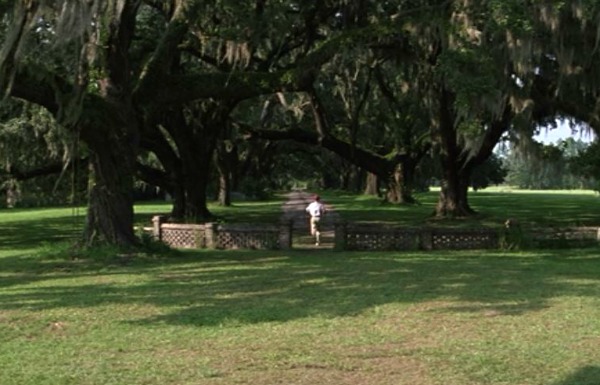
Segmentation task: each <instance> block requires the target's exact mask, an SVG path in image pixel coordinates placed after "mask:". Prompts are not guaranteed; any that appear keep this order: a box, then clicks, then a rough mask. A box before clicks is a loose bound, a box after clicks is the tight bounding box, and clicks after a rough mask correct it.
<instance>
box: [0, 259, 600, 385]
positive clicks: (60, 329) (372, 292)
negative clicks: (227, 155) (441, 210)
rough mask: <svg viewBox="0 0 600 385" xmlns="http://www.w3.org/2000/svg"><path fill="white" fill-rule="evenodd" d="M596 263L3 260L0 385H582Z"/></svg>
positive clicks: (599, 334)
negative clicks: (16, 264) (24, 264)
mask: <svg viewBox="0 0 600 385" xmlns="http://www.w3.org/2000/svg"><path fill="white" fill-rule="evenodd" d="M599 262H600V259H599V258H598V257H597V254H596V253H593V252H590V251H583V250H575V251H571V252H570V254H569V255H561V254H559V253H554V252H550V251H545V252H538V253H527V254H525V253H519V254H505V253H492V252H486V253H484V254H481V253H476V252H466V253H465V252H461V253H458V252H446V253H436V254H435V255H432V254H425V253H410V254H399V253H344V254H340V253H334V252H317V253H310V254H306V253H301V252H289V253H281V252H186V253H181V254H180V255H179V256H177V257H171V258H164V259H141V260H137V261H132V262H131V264H129V265H127V266H118V265H112V266H107V265H103V264H99V263H97V262H93V261H88V262H81V261H58V260H56V259H55V258H50V259H49V260H47V259H46V257H45V256H44V255H43V254H42V255H39V256H38V260H37V261H33V260H31V261H30V263H32V264H34V263H44V264H47V268H46V270H45V271H39V270H38V271H37V272H35V273H28V272H26V271H23V270H22V269H21V268H20V269H17V270H16V271H15V269H13V268H12V267H11V266H12V264H11V260H10V258H8V257H5V258H2V259H0V270H1V271H2V278H3V279H2V282H3V285H2V289H1V291H0V310H1V314H2V316H1V318H0V331H1V332H0V336H1V337H0V338H1V340H2V344H1V345H0V346H1V347H0V364H1V365H2V367H3V371H2V372H0V383H2V384H9V385H10V384H34V383H35V384H44V383H47V384H51V383H52V384H71V383H73V384H97V383H102V384H122V383H145V384H164V383H171V384H196V383H202V384H204V383H206V384H212V383H215V384H235V383H261V384H281V383H299V384H313V383H349V384H350V383H356V384H362V383H376V384H380V383H382V384H386V383H389V384H392V383H411V384H412V383H420V384H457V385H458V384H465V383H468V384H506V383H511V384H513V383H517V384H554V383H555V384H561V385H563V384H564V385H575V384H596V382H593V381H595V380H596V378H595V377H593V376H594V375H595V374H597V367H596V366H595V364H596V363H599V362H600V352H598V350H597V344H598V342H600V325H599V323H598V319H599V318H598V317H599V316H600V310H599V309H600V306H598V305H600V299H599V295H600V282H599V281H598V277H600V263H599ZM66 268H68V269H67V270H65V269H66ZM32 270H33V271H35V269H32ZM17 277H18V279H17ZM7 278H8V280H7ZM11 278H12V279H11ZM586 373H587V374H586ZM573 376H574V377H573ZM570 377H573V378H575V379H574V380H569V378H570Z"/></svg>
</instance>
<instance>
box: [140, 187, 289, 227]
mask: <svg viewBox="0 0 600 385" xmlns="http://www.w3.org/2000/svg"><path fill="white" fill-rule="evenodd" d="M285 199H286V198H285V195H284V194H275V195H273V197H272V198H271V199H270V200H268V201H242V202H233V203H232V205H231V206H229V207H225V206H220V205H218V204H216V203H214V202H211V203H209V204H208V209H209V211H210V212H211V213H212V214H213V215H215V216H216V220H217V221H218V222H228V223H237V222H250V223H277V221H278V220H279V217H280V215H281V205H282V204H283V203H284V202H285ZM170 210H171V204H169V203H165V202H142V203H138V204H136V206H135V223H136V224H138V225H142V226H149V225H150V223H152V217H153V216H154V215H167V216H168V215H169V214H170Z"/></svg>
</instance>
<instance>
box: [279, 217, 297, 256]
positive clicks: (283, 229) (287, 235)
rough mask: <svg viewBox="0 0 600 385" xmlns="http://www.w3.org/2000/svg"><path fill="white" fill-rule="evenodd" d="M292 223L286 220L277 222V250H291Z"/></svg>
mask: <svg viewBox="0 0 600 385" xmlns="http://www.w3.org/2000/svg"><path fill="white" fill-rule="evenodd" d="M293 228H294V221H293V220H287V221H281V222H279V248H280V249H282V250H288V249H291V248H292V229H293Z"/></svg>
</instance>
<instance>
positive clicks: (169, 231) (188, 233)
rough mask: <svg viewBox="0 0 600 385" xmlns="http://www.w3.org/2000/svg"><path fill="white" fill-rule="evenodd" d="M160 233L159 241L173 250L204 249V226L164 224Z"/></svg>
mask: <svg viewBox="0 0 600 385" xmlns="http://www.w3.org/2000/svg"><path fill="white" fill-rule="evenodd" d="M160 233H161V235H160V240H161V241H162V242H164V243H165V244H167V245H169V246H170V247H173V248H182V249H201V248H204V247H206V235H205V225H194V224H175V223H164V224H162V225H161V230H160Z"/></svg>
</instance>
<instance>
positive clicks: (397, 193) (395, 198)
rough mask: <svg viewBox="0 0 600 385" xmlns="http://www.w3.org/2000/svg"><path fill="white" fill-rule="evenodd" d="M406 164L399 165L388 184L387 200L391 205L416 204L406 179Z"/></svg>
mask: <svg viewBox="0 0 600 385" xmlns="http://www.w3.org/2000/svg"><path fill="white" fill-rule="evenodd" d="M405 169H406V167H405V162H403V163H398V164H397V165H396V167H395V168H394V172H393V173H392V176H391V177H390V178H389V179H388V182H387V188H388V190H387V194H386V200H387V201H388V202H391V203H415V198H414V197H413V196H412V190H411V189H410V187H409V183H408V181H407V179H406V171H405Z"/></svg>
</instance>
